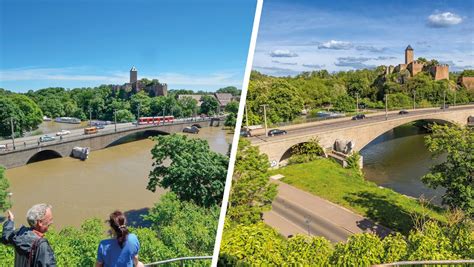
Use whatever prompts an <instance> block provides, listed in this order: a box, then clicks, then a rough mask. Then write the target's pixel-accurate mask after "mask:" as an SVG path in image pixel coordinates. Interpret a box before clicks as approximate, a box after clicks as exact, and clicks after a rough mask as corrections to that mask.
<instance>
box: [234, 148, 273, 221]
mask: <svg viewBox="0 0 474 267" xmlns="http://www.w3.org/2000/svg"><path fill="white" fill-rule="evenodd" d="M268 177H269V175H268V157H267V156H266V155H264V154H260V153H259V151H258V148H257V147H254V146H251V145H250V142H249V141H248V140H245V139H240V140H239V146H238V151H237V157H236V161H235V167H234V175H233V184H232V189H231V192H230V197H229V204H228V205H229V207H228V210H227V215H228V217H229V219H230V220H232V221H235V222H239V223H255V222H257V221H260V220H261V217H262V213H263V212H264V211H267V210H270V208H271V203H272V201H273V199H274V198H275V196H276V194H277V190H276V185H275V184H271V183H270V182H269V179H268Z"/></svg>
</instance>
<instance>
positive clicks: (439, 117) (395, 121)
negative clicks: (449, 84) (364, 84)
mask: <svg viewBox="0 0 474 267" xmlns="http://www.w3.org/2000/svg"><path fill="white" fill-rule="evenodd" d="M470 116H474V105H466V106H457V107H451V108H449V109H445V110H442V109H434V108H430V109H418V110H413V111H409V113H408V114H405V115H399V114H398V111H396V112H390V113H389V114H388V115H387V117H386V115H385V113H384V112H383V113H380V112H379V113H376V114H372V115H368V116H367V118H366V119H363V120H351V119H350V118H340V119H332V120H327V121H322V122H316V123H307V124H302V125H292V126H289V127H282V128H281V129H286V130H287V131H288V133H287V134H286V135H280V136H274V137H261V136H260V137H259V136H256V137H252V138H251V139H250V140H251V143H252V145H254V146H258V147H259V149H260V152H262V153H265V154H267V155H268V158H269V160H270V164H271V166H272V167H278V166H279V165H280V163H281V162H282V160H284V158H285V156H288V154H289V152H290V151H291V150H290V149H291V148H292V147H293V146H295V145H297V144H300V143H305V142H308V141H309V140H311V139H313V138H318V139H319V143H320V145H321V146H322V147H324V148H332V146H333V144H334V142H335V140H336V139H340V140H353V141H354V142H355V147H354V150H355V151H360V150H361V149H362V148H364V147H365V146H366V145H367V144H369V143H370V142H371V141H373V140H374V139H375V138H377V137H378V136H380V135H382V134H383V133H385V132H387V131H389V130H391V129H393V128H395V127H397V126H400V125H403V124H406V123H410V122H414V121H419V120H427V121H434V122H439V123H456V124H460V125H466V124H468V118H469V117H470Z"/></svg>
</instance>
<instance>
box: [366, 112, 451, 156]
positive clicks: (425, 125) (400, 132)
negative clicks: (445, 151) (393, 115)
mask: <svg viewBox="0 0 474 267" xmlns="http://www.w3.org/2000/svg"><path fill="white" fill-rule="evenodd" d="M434 124H437V125H455V124H454V123H453V122H450V121H445V120H439V119H423V120H416V121H412V122H408V123H405V124H402V125H398V126H397V127H394V128H392V129H390V130H388V131H386V132H384V133H382V134H380V135H378V136H376V137H375V138H374V139H372V141H370V142H369V143H367V144H365V145H364V146H363V147H361V148H360V149H359V151H362V150H364V149H365V148H367V147H368V146H370V145H374V144H379V143H383V142H385V141H387V140H394V139H397V138H404V137H407V136H412V135H418V134H428V133H430V132H431V127H432V126H433V125H434ZM410 125H413V126H416V128H418V130H417V131H416V132H413V131H412V130H409V131H408V132H406V131H405V132H404V130H405V129H406V127H407V126H410Z"/></svg>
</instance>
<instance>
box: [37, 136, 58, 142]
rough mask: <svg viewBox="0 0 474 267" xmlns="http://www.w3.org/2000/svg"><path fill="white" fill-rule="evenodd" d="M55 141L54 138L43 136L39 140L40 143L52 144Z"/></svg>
mask: <svg viewBox="0 0 474 267" xmlns="http://www.w3.org/2000/svg"><path fill="white" fill-rule="evenodd" d="M54 140H55V138H54V136H49V135H45V136H41V137H40V138H39V141H40V142H41V143H43V142H50V141H54Z"/></svg>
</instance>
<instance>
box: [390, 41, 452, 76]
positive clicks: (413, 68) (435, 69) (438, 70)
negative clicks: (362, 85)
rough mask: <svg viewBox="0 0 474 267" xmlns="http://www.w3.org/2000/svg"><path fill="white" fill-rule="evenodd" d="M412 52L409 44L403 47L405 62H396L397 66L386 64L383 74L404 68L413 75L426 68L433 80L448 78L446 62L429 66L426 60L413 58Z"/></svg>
mask: <svg viewBox="0 0 474 267" xmlns="http://www.w3.org/2000/svg"><path fill="white" fill-rule="evenodd" d="M413 58H414V53H413V48H411V46H410V45H408V46H407V48H406V49H405V64H398V66H396V67H394V66H388V67H387V68H386V70H385V74H392V73H400V72H403V71H404V70H408V72H409V73H410V76H411V77H413V76H415V75H416V74H417V73H419V72H421V71H423V70H427V71H428V72H429V73H431V75H432V76H433V78H434V79H435V80H443V79H449V65H447V64H437V65H434V66H431V67H429V69H426V68H427V67H428V66H427V65H426V62H422V61H419V60H413Z"/></svg>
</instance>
